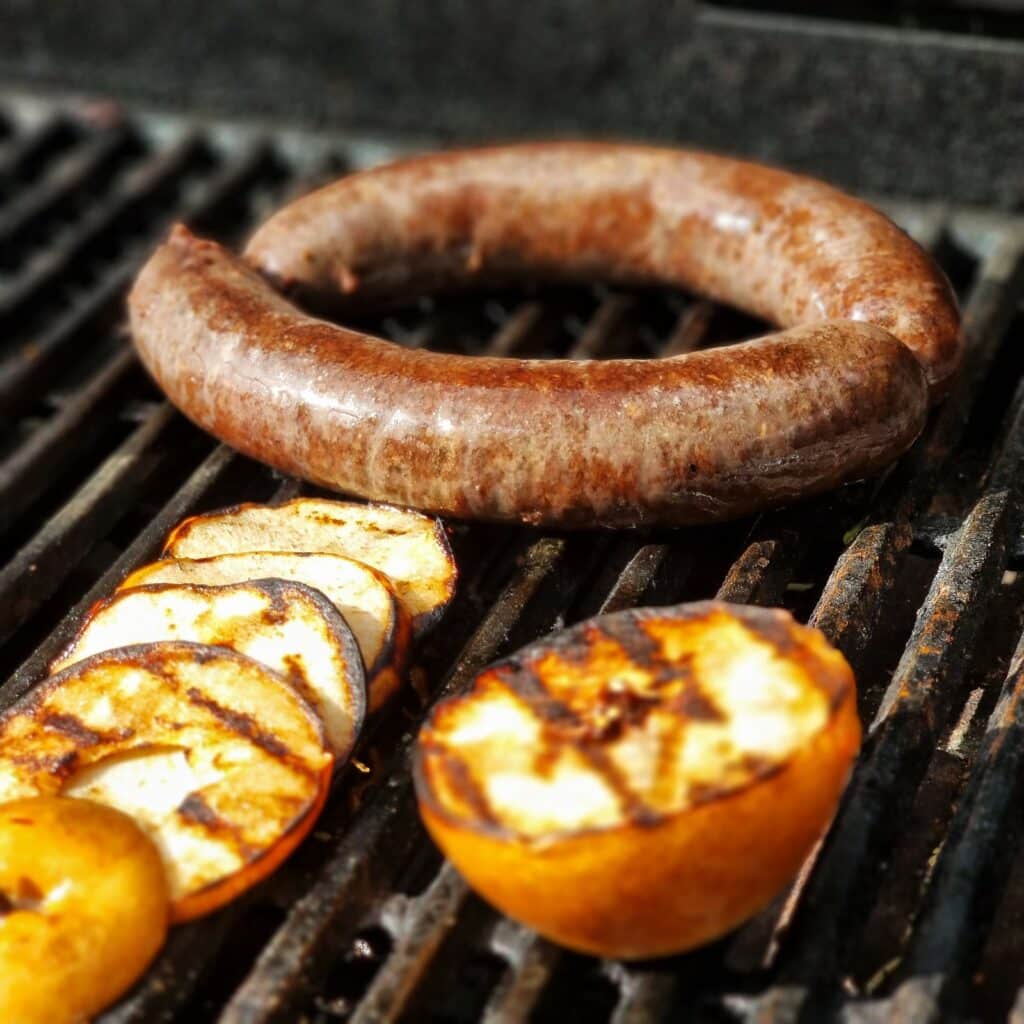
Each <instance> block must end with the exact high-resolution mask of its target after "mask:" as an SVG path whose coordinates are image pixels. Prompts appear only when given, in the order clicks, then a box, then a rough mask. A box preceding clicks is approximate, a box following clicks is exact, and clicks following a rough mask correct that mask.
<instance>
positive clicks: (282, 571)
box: [118, 551, 412, 711]
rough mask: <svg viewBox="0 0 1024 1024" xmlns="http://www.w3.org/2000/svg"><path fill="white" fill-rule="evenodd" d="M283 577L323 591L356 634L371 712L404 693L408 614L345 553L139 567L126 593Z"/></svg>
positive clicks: (380, 577) (260, 555) (247, 555)
mask: <svg viewBox="0 0 1024 1024" xmlns="http://www.w3.org/2000/svg"><path fill="white" fill-rule="evenodd" d="M268 579H281V580H289V581H291V582H294V583H301V584H304V585H305V586H307V587H310V588H312V589H314V590H317V591H320V592H321V593H322V594H323V595H324V597H325V598H326V599H327V600H328V601H330V603H331V604H332V605H334V607H335V608H336V609H337V610H338V612H339V613H340V614H341V616H342V618H343V619H344V620H345V622H346V623H347V624H348V626H349V628H350V629H351V630H352V633H353V635H354V636H355V638H356V642H357V643H358V645H359V650H360V653H361V654H362V658H363V664H364V668H365V675H366V690H367V695H368V699H369V704H368V709H369V710H370V711H376V710H377V708H379V707H381V706H382V705H383V704H385V703H386V702H387V700H388V698H389V697H391V696H392V695H393V694H394V692H395V691H396V690H397V689H398V686H399V683H400V680H401V676H402V674H403V673H404V671H405V668H406V663H407V660H408V656H409V647H410V643H411V634H412V630H411V625H410V622H409V616H408V613H407V612H406V611H405V609H404V608H403V607H402V606H401V605H400V604H399V602H398V599H397V598H396V596H395V592H394V589H393V588H392V586H391V583H390V581H389V580H388V578H387V577H386V576H385V575H384V574H383V573H380V572H378V571H377V570H376V569H371V568H370V567H369V566H367V565H363V564H362V563H361V562H356V561H353V560H352V559H350V558H343V557H342V556H340V555H332V554H320V553H315V554H314V553H307V552H279V551H250V552H241V553H234V554H224V555H215V556H213V557H210V558H181V559H172V558H167V559H163V560H162V561H159V562H153V563H151V564H149V565H144V566H142V567H141V568H140V569H136V570H135V572H133V573H132V574H131V575H130V576H129V577H128V578H127V579H126V580H125V581H124V582H123V583H122V584H121V586H120V587H119V588H118V591H119V592H124V591H126V590H130V589H132V588H135V587H140V586H149V585H152V584H157V583H172V584H188V585H199V586H223V585H225V584H234V583H247V582H250V581H253V580H268Z"/></svg>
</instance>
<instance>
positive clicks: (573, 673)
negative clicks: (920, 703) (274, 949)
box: [421, 605, 853, 838]
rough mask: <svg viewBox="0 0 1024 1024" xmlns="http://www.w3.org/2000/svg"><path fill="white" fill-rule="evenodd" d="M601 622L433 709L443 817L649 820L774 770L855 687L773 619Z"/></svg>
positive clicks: (763, 614) (549, 825)
mask: <svg viewBox="0 0 1024 1024" xmlns="http://www.w3.org/2000/svg"><path fill="white" fill-rule="evenodd" d="M607 621H608V625H607V626H605V625H603V624H602V621H601V620H595V621H592V622H589V623H584V624H583V625H582V626H579V627H577V628H575V629H573V630H569V631H567V632H566V633H564V634H562V635H561V636H560V637H558V638H556V639H554V640H550V641H544V642H542V643H541V644H539V645H537V646H536V647H534V648H531V649H528V650H527V651H526V652H523V653H521V654H519V655H517V656H516V657H515V658H514V659H513V660H511V661H510V662H507V663H505V664H499V665H497V666H495V667H494V668H492V669H490V670H488V671H487V672H486V673H484V674H483V675H481V676H480V677H479V678H478V679H477V681H476V683H475V684H474V687H473V690H472V692H471V693H470V695H468V696H467V697H464V698H458V699H456V700H454V701H451V702H449V703H447V704H445V705H443V706H442V707H441V708H439V709H438V710H437V711H436V712H435V714H434V715H433V716H432V717H431V720H430V723H429V725H428V726H427V727H426V728H425V729H424V731H423V733H422V735H421V743H422V745H423V755H422V760H421V769H422V772H423V779H424V783H425V786H426V789H425V792H426V793H427V794H428V798H429V799H432V800H435V801H436V802H437V806H438V808H439V810H441V811H442V812H443V813H449V814H451V815H453V816H454V817H456V818H459V819H467V820H472V817H473V815H474V813H475V810H474V806H472V804H475V806H476V808H477V809H479V808H480V807H486V808H487V809H488V817H489V819H490V822H489V823H493V822H495V821H497V822H501V823H503V826H504V827H505V828H506V829H508V830H509V831H510V832H512V833H514V834H516V835H521V836H528V837H534V838H550V836H551V833H552V831H555V832H557V833H568V834H571V833H573V832H576V831H578V830H580V829H588V828H602V827H613V826H615V825H617V824H620V823H622V822H624V821H628V820H629V819H630V817H631V816H634V815H639V816H640V817H642V818H643V819H644V820H646V821H648V822H652V821H657V820H660V819H661V818H662V817H664V816H665V815H670V814H675V813H679V812H682V811H685V810H687V809H688V808H690V807H693V806H695V805H696V804H699V803H701V802H703V801H705V800H709V799H719V798H721V797H723V796H726V795H728V794H729V793H731V792H733V791H735V790H737V789H741V788H743V787H746V786H750V785H754V784H756V782H757V781H758V779H760V778H762V777H763V776H765V775H769V774H772V773H774V772H776V771H778V770H779V769H780V768H781V767H783V766H784V765H785V764H786V761H787V760H788V759H789V758H790V757H791V756H792V755H793V754H794V753H796V752H797V751H800V750H802V749H803V748H804V747H805V746H806V744H807V743H808V741H809V740H810V738H811V737H813V736H814V735H815V734H816V733H817V732H820V731H821V730H822V729H823V728H825V727H826V726H827V725H828V723H829V722H830V720H831V718H832V715H833V713H834V711H835V708H836V706H837V704H836V701H837V699H838V701H840V702H841V700H842V699H843V698H844V697H845V696H847V695H848V693H849V692H850V690H851V689H852V685H853V682H852V678H851V676H850V673H849V669H848V668H847V667H846V665H845V663H843V661H842V659H841V658H840V656H839V655H838V654H836V652H834V651H833V650H831V649H830V648H828V647H827V645H826V644H825V643H824V641H823V640H821V639H820V638H819V637H818V636H817V635H816V634H813V633H811V632H810V631H808V630H806V629H803V628H802V627H799V626H797V625H796V624H795V623H793V622H792V621H791V620H790V619H789V618H788V616H786V615H785V614H784V613H781V612H770V611H752V610H744V611H742V612H740V613H736V612H734V611H732V610H726V609H725V608H723V607H721V606H715V605H703V606H701V605H697V606H692V607H691V608H690V609H689V610H688V611H687V612H686V613H684V614H679V613H676V612H674V611H673V610H672V609H669V610H667V611H665V612H664V613H659V612H657V611H652V612H645V613H642V614H641V613H636V612H628V613H624V614H623V615H621V616H614V617H611V618H610V619H609V620H607ZM796 650H800V651H801V655H800V656H794V652H795V651H796ZM453 771H454V774H453ZM470 793H472V794H473V795H472V798H471V799H470V796H469V794H470Z"/></svg>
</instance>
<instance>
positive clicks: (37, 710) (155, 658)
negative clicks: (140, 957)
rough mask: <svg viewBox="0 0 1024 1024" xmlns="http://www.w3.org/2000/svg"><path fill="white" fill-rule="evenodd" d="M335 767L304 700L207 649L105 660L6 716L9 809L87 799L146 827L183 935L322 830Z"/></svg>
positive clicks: (0, 732)
mask: <svg viewBox="0 0 1024 1024" xmlns="http://www.w3.org/2000/svg"><path fill="white" fill-rule="evenodd" d="M333 760H334V759H333V757H332V756H331V753H330V750H329V749H328V748H327V744H326V740H325V739H324V734H323V729H322V727H321V725H320V722H319V720H318V719H317V717H316V714H315V713H314V712H313V710H312V708H310V706H309V705H308V704H307V703H306V702H305V701H304V700H303V699H302V697H301V695H300V694H299V693H298V691H297V690H296V689H295V688H294V687H293V686H291V685H290V684H289V683H288V682H287V681H286V680H285V679H283V678H282V677H281V676H279V675H277V673H276V672H272V671H271V670H270V669H268V668H267V667H266V666H264V665H261V664H260V663H259V662H257V661H253V660H252V659H251V658H246V657H244V656H243V655H241V654H236V653H235V652H234V651H229V650H226V649H225V648H223V647H206V646H203V645H202V644H191V643H180V642H179V643H156V644H143V645H140V646H135V647H122V648H119V649H118V650H115V651H106V652H104V653H102V654H96V655H93V657H91V658H87V659H86V660H85V661H80V662H78V664H76V665H72V666H71V667H70V668H67V669H65V670H64V671H63V672H61V673H59V674H58V675H55V676H51V677H50V678H49V679H46V680H44V681H43V682H42V683H41V684H40V685H39V686H37V687H36V688H35V689H34V690H32V691H30V692H29V693H28V694H26V696H25V697H24V698H22V699H21V700H20V701H18V702H17V703H16V704H15V705H14V706H13V707H11V708H10V709H9V710H8V711H7V712H6V713H5V714H4V715H3V716H0V801H4V800H14V799H18V798H20V797H27V796H58V795H64V796H73V797H81V798H84V799H87V800H93V801H95V802H96V803H101V804H106V805H108V806H111V807H115V808H116V809H118V810H120V811H123V812H124V813H126V814H128V815H129V816H130V817H132V818H134V819H135V821H136V822H137V823H138V824H139V825H141V827H142V828H143V830H144V831H145V832H147V833H148V834H149V836H150V838H151V839H152V840H153V841H154V843H155V844H156V847H157V849H158V850H159V851H160V855H161V858H162V860H163V864H164V869H165V871H166V875H167V882H168V889H169V892H170V898H171V920H172V921H186V920H189V919H190V918H193V917H198V916H200V915H201V914H205V913H208V912H209V911H211V910H214V909H216V908H217V907H220V906H222V905H223V904H225V903H227V902H228V901H229V900H231V899H233V898H234V897H235V896H237V895H238V894H239V893H240V892H242V891H244V890H245V889H248V888H249V887H250V886H251V885H253V884H255V883H256V882H258V881H259V880H260V879H262V878H264V877H266V875H268V874H269V873H270V872H271V871H273V870H274V868H275V867H277V865H278V864H280V863H281V861H283V860H284V858H285V857H287V856H288V854H289V853H290V852H291V851H292V850H293V849H294V848H295V846H296V845H297V844H298V843H299V841H300V840H301V839H302V837H303V836H304V835H305V834H306V833H307V832H308V831H309V829H310V828H311V827H312V825H313V822H314V821H315V819H316V816H317V815H318V814H319V812H320V808H321V807H322V806H323V802H324V799H325V797H326V794H327V787H328V783H329V780H330V776H331V768H332V766H333Z"/></svg>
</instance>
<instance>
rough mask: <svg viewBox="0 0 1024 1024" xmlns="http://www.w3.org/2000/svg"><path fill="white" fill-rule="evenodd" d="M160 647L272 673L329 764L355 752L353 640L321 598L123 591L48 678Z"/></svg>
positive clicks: (281, 586)
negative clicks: (319, 733)
mask: <svg viewBox="0 0 1024 1024" xmlns="http://www.w3.org/2000/svg"><path fill="white" fill-rule="evenodd" d="M161 640H187V641H191V642H193V643H200V644H210V645H212V646H215V647H227V648H230V649H231V650H233V651H237V652H238V653H239V654H245V655H248V656H249V657H250V658H253V659H254V660H255V661H258V662H261V663H262V664H264V665H266V666H267V667H268V668H272V669H273V670H274V671H275V672H277V673H279V674H280V675H282V676H284V677H285V678H286V679H287V680H288V681H289V682H290V683H291V684H292V685H293V686H295V687H296V689H298V690H299V692H300V693H301V694H302V695H303V697H305V699H306V700H307V701H308V702H309V704H310V705H311V706H312V707H313V709H314V710H315V711H316V713H317V715H319V717H320V720H321V722H322V723H323V726H324V732H325V733H326V735H327V741H328V743H329V744H330V747H331V752H332V753H333V754H334V760H335V764H336V765H340V764H343V763H344V762H345V760H346V759H347V758H348V756H349V754H350V753H351V752H352V747H353V746H354V745H355V742H356V737H357V736H358V735H359V730H360V729H361V728H362V725H363V718H364V716H365V714H366V682H365V679H364V676H363V662H362V658H361V657H360V654H359V648H358V646H357V645H356V641H355V637H354V636H353V635H352V631H351V630H350V629H349V628H348V626H347V625H346V623H345V620H344V619H342V617H341V615H340V614H339V612H338V610H337V609H336V608H335V607H334V605H332V604H331V603H330V602H329V601H328V600H327V598H325V597H324V596H323V594H321V593H320V591H318V590H313V589H312V588H311V587H307V586H305V585H304V584H302V583H289V582H287V581H286V580H275V579H269V580H254V581H252V582H249V583H235V584H231V585H228V586H223V587H204V586H197V585H195V584H173V583H164V584H153V585H152V586H145V587H136V588H134V589H132V590H124V591H121V592H120V593H117V594H115V595H114V596H113V597H108V598H107V599H106V600H104V601H100V602H99V603H98V604H97V605H96V607H95V608H93V609H92V611H91V612H90V614H89V617H88V619H87V620H86V622H85V624H84V625H83V626H82V629H81V630H80V632H79V633H78V636H77V637H75V639H74V640H73V641H72V642H71V645H70V646H69V647H68V649H67V650H66V651H65V652H64V653H63V654H62V655H60V657H59V658H57V660H56V661H54V663H53V664H52V665H51V666H50V671H51V672H59V671H61V669H64V668H67V667H68V665H73V664H74V663H75V662H78V661H82V660H83V659H84V658H88V657H90V656H91V655H93V654H98V653H99V652H100V651H109V650H113V649H114V648H117V647H129V646H132V645H133V644H146V643H154V642H156V641H161Z"/></svg>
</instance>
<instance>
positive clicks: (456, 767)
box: [425, 744, 498, 825]
mask: <svg viewBox="0 0 1024 1024" xmlns="http://www.w3.org/2000/svg"><path fill="white" fill-rule="evenodd" d="M425 753H426V755H427V756H428V757H429V758H431V759H436V760H437V761H439V762H440V764H439V765H438V767H437V769H436V770H437V771H439V772H441V773H442V774H443V775H444V776H445V777H446V778H447V780H448V785H449V786H450V787H451V789H452V790H453V792H454V793H455V795H456V797H457V799H459V800H461V801H462V802H463V803H465V805H466V806H467V807H468V808H469V809H470V810H471V811H472V812H473V814H474V815H475V816H476V818H477V820H478V821H482V822H484V823H485V824H488V825H496V824H498V819H497V817H496V816H495V814H494V811H493V810H492V809H491V805H490V803H488V800H487V796H486V794H485V793H484V791H483V790H482V789H481V788H480V786H479V785H478V784H477V781H476V779H474V778H473V773H472V772H471V771H470V770H469V766H468V765H467V764H466V762H465V761H464V760H463V759H462V758H461V757H459V755H458V754H457V753H452V752H451V751H449V750H445V749H444V748H443V747H441V746H439V745H438V744H430V745H429V746H428V747H427V748H426V751H425Z"/></svg>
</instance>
